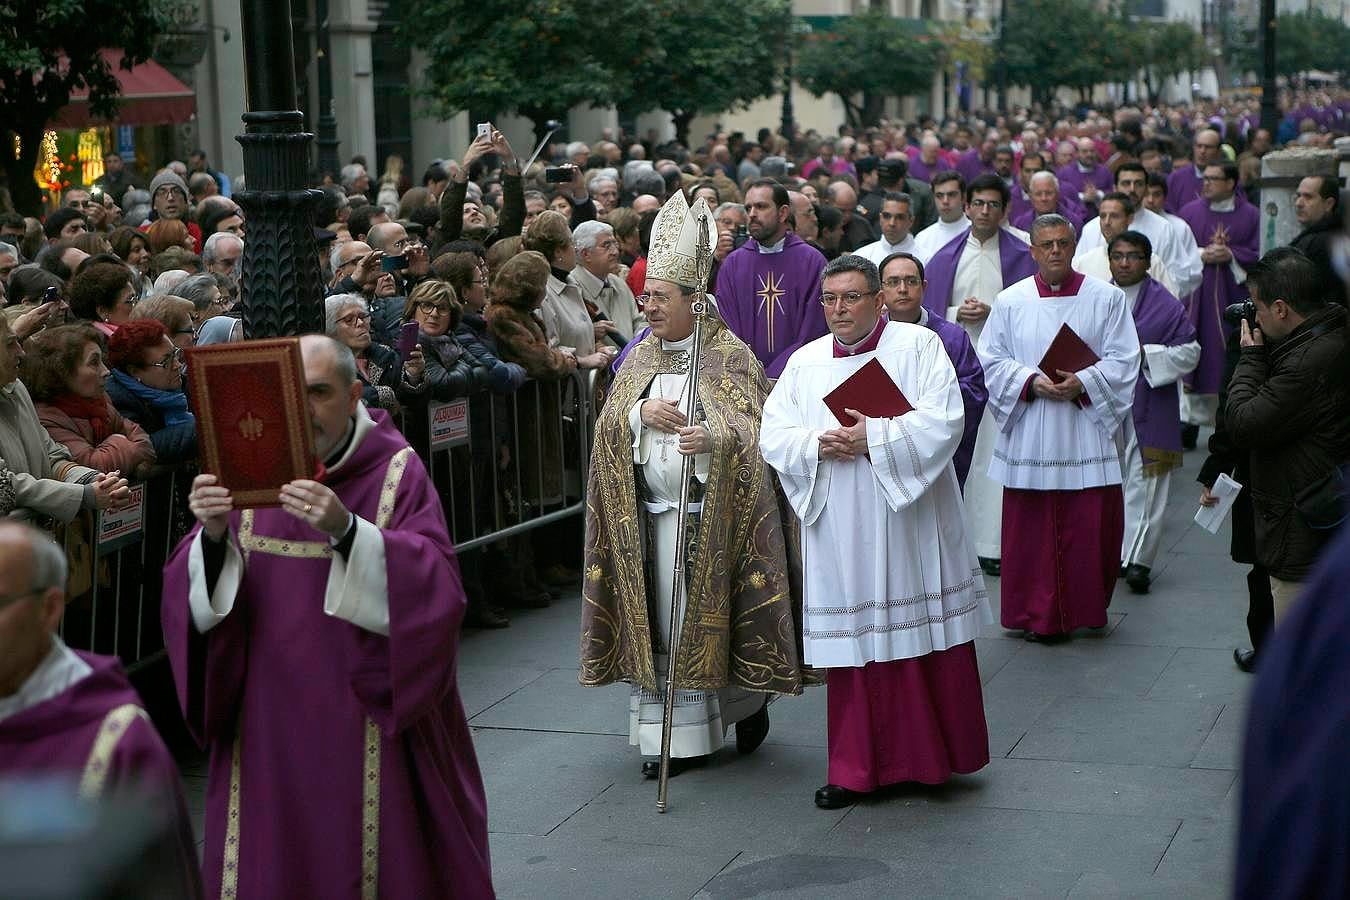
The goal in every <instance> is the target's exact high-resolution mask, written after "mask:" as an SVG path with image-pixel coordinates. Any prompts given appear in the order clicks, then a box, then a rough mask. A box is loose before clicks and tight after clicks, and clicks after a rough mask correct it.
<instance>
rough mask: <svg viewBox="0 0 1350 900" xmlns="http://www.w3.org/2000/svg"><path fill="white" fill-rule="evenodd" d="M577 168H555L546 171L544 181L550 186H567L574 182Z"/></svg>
mask: <svg viewBox="0 0 1350 900" xmlns="http://www.w3.org/2000/svg"><path fill="white" fill-rule="evenodd" d="M575 171H576V167H575V166H555V167H552V168H548V169H545V170H544V181H546V182H548V183H549V184H565V183H567V182H569V181H571V180H572V173H573V172H575Z"/></svg>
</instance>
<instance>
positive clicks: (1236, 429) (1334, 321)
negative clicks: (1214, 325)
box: [1225, 306, 1350, 581]
mask: <svg viewBox="0 0 1350 900" xmlns="http://www.w3.org/2000/svg"><path fill="white" fill-rule="evenodd" d="M1346 350H1347V348H1346V311H1345V308H1344V307H1341V306H1327V307H1324V308H1323V309H1321V310H1318V311H1317V312H1316V313H1314V314H1313V315H1311V316H1309V317H1308V319H1307V320H1305V321H1304V322H1303V323H1302V324H1300V325H1299V326H1298V327H1297V328H1295V329H1294V330H1293V331H1292V332H1291V333H1290V334H1289V335H1288V337H1286V338H1284V339H1283V340H1281V341H1280V342H1279V343H1276V344H1272V345H1269V346H1259V347H1244V348H1243V349H1242V353H1241V356H1240V358H1239V359H1238V364H1237V368H1236V369H1235V370H1234V372H1233V380H1232V383H1231V384H1229V386H1228V406H1227V408H1226V410H1225V419H1226V424H1227V428H1228V432H1229V434H1230V435H1231V436H1232V440H1233V444H1234V445H1235V446H1237V447H1239V448H1245V449H1246V450H1248V451H1249V452H1250V453H1251V475H1250V477H1251V490H1252V509H1253V512H1254V515H1255V531H1256V552H1257V558H1258V559H1259V560H1260V561H1261V563H1262V564H1263V565H1264V566H1265V567H1266V568H1267V569H1268V570H1269V572H1270V574H1271V575H1272V576H1274V577H1275V578H1279V579H1282V580H1285V581H1302V580H1303V579H1304V578H1306V577H1307V575H1308V571H1309V569H1310V568H1311V567H1312V564H1313V562H1314V561H1315V560H1316V558H1317V554H1318V552H1319V551H1320V550H1321V549H1322V545H1323V544H1325V543H1326V541H1327V539H1328V538H1329V537H1330V536H1331V534H1332V532H1329V531H1319V530H1316V529H1313V528H1310V527H1309V526H1308V524H1307V523H1306V522H1305V521H1304V519H1303V517H1302V515H1300V513H1299V512H1298V511H1297V510H1296V509H1295V505H1294V501H1295V498H1296V497H1298V495H1299V494H1300V493H1301V492H1303V491H1304V490H1305V489H1307V488H1309V487H1311V486H1312V485H1314V484H1317V483H1318V482H1319V481H1321V480H1322V479H1324V478H1326V477H1327V476H1328V475H1329V474H1330V473H1331V472H1333V470H1335V469H1336V468H1338V467H1339V466H1341V465H1342V464H1344V463H1345V462H1346V461H1347V460H1350V390H1347V378H1346V372H1347V363H1346Z"/></svg>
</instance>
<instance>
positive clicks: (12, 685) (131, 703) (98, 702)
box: [0, 520, 201, 897]
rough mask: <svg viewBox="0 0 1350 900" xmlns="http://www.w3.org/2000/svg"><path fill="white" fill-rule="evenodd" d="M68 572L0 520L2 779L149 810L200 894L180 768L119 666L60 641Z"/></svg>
mask: <svg viewBox="0 0 1350 900" xmlns="http://www.w3.org/2000/svg"><path fill="white" fill-rule="evenodd" d="M68 572H69V565H68V563H67V562H66V555H65V553H64V552H62V550H61V548H60V547H59V546H57V544H56V542H55V541H53V540H52V539H51V538H50V537H48V536H47V535H45V534H43V533H42V532H40V531H38V530H37V529H35V528H32V527H31V526H28V525H24V524H20V523H18V522H13V521H10V522H5V521H4V520H0V779H14V778H19V779H27V778H59V779H62V780H64V781H68V782H69V783H70V785H71V794H72V796H71V798H70V799H71V801H72V802H74V801H76V800H77V798H83V799H85V800H90V801H97V800H100V799H102V798H108V797H114V796H116V797H119V798H125V800H126V801H127V802H128V803H138V804H145V803H148V804H150V806H151V808H152V810H153V812H154V813H156V814H158V815H160V816H162V817H163V822H164V823H165V825H166V827H167V829H168V830H169V832H170V833H171V834H172V835H173V836H174V837H175V838H176V842H175V843H176V849H177V852H176V853H175V854H174V855H173V856H172V858H171V859H167V860H165V863H166V864H168V865H172V866H174V867H175V869H176V870H177V879H176V880H177V884H178V893H177V894H176V896H181V897H199V896H201V875H200V873H199V872H198V867H197V848H196V843H195V842H194V840H193V837H192V824H191V822H190V821H189V819H188V813H187V805H186V804H185V803H184V802H183V790H182V786H181V785H180V783H179V780H178V767H177V765H175V763H174V760H173V756H172V755H170V753H169V751H168V749H167V748H166V747H165V746H164V742H163V741H161V740H160V738H159V734H158V732H156V731H155V726H154V725H152V724H151V722H150V717H149V716H148V715H146V712H145V709H144V708H143V707H142V706H141V701H140V699H139V698H138V697H137V696H136V691H135V690H134V689H133V688H132V686H131V682H130V681H128V680H127V676H126V674H125V673H123V671H122V667H121V665H120V664H119V663H118V661H117V660H116V659H114V658H112V657H109V656H95V655H94V654H92V653H85V652H82V651H79V650H72V649H70V648H69V647H67V646H66V644H65V642H64V641H62V640H61V638H60V637H59V636H58V635H57V633H56V631H57V626H58V625H59V624H60V622H61V614H62V613H63V612H64V611H65V608H66V577H67V574H68Z"/></svg>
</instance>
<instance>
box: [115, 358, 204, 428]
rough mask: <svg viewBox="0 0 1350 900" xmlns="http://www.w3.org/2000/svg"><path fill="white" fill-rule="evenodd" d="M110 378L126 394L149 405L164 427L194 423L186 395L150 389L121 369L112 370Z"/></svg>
mask: <svg viewBox="0 0 1350 900" xmlns="http://www.w3.org/2000/svg"><path fill="white" fill-rule="evenodd" d="M112 376H113V378H115V379H117V383H118V384H119V385H121V386H122V387H124V388H126V391H127V393H129V394H131V395H132V396H133V397H135V398H136V399H138V400H143V401H145V402H146V403H148V404H150V407H151V408H152V409H154V411H155V412H157V413H159V414H160V416H161V417H163V419H164V424H165V425H181V424H183V423H184V422H195V421H196V417H195V416H193V415H192V413H191V412H190V411H189V410H188V399H187V394H185V393H183V392H182V391H162V390H160V389H159V388H152V387H150V386H149V385H148V384H142V383H141V382H139V381H137V380H136V379H135V378H132V377H131V376H130V375H128V374H127V373H125V372H123V371H122V370H121V369H113V370H112Z"/></svg>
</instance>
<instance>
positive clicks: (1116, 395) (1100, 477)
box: [978, 215, 1139, 640]
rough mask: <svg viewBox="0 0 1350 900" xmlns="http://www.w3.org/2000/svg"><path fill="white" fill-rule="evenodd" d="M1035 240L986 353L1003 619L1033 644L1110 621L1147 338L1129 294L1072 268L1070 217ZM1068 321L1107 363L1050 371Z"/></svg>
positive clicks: (997, 315) (1001, 298)
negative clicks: (1126, 447)
mask: <svg viewBox="0 0 1350 900" xmlns="http://www.w3.org/2000/svg"><path fill="white" fill-rule="evenodd" d="M1031 235H1032V244H1031V252H1032V255H1033V256H1034V258H1035V260H1036V264H1037V267H1038V269H1039V271H1038V272H1037V273H1036V274H1035V275H1033V276H1032V277H1030V278H1027V279H1024V280H1023V281H1019V282H1018V283H1017V284H1014V285H1013V286H1012V287H1010V288H1008V289H1006V290H1004V291H1003V292H1002V293H1000V294H999V295H998V298H997V299H996V300H995V301H994V308H993V311H992V312H991V313H990V316H989V321H988V324H986V325H985V328H984V333H983V334H981V335H980V342H979V346H978V352H979V354H980V362H981V363H982V364H983V365H984V377H985V383H986V385H987V386H988V388H989V405H988V409H990V410H992V411H993V414H994V416H995V418H996V420H997V422H998V427H999V436H998V444H997V446H996V447H995V448H994V459H993V462H992V463H991V465H990V468H989V474H990V476H991V477H993V478H994V479H996V480H997V481H999V482H1000V483H1001V484H1002V485H1003V488H1004V490H1003V583H1002V586H1001V593H1000V596H1001V600H1002V622H1003V626H1004V627H1005V628H1014V629H1021V630H1024V631H1025V632H1026V636H1027V638H1028V639H1029V640H1035V639H1038V638H1046V637H1051V636H1059V635H1067V634H1068V633H1069V632H1072V631H1074V630H1075V629H1077V628H1082V627H1085V626H1086V627H1091V628H1100V627H1102V626H1104V625H1105V624H1106V607H1107V604H1108V603H1109V602H1110V599H1111V591H1112V590H1113V589H1114V587H1115V582H1116V578H1117V575H1118V573H1119V567H1120V558H1119V557H1120V546H1121V540H1122V537H1123V532H1124V528H1125V514H1124V501H1123V499H1122V495H1121V488H1120V484H1121V473H1120V452H1119V450H1118V448H1117V444H1116V438H1117V435H1118V433H1119V432H1120V428H1121V424H1122V423H1123V422H1124V421H1125V419H1126V417H1127V416H1129V415H1130V408H1131V406H1132V404H1133V401H1134V383H1135V377H1136V376H1137V375H1138V372H1139V337H1138V335H1137V334H1136V332H1135V328H1134V321H1133V320H1132V318H1131V316H1130V309H1129V306H1128V304H1127V303H1126V301H1125V294H1124V293H1123V292H1122V291H1121V289H1120V288H1118V287H1115V286H1114V285H1111V284H1107V283H1106V282H1104V281H1099V280H1098V279H1096V278H1090V277H1087V276H1084V275H1082V274H1080V273H1078V272H1075V271H1073V270H1072V269H1071V268H1070V266H1069V261H1070V260H1071V259H1072V258H1073V251H1074V233H1073V226H1072V225H1071V224H1070V223H1069V221H1068V220H1067V219H1065V218H1063V217H1062V216H1058V215H1046V216H1041V217H1040V218H1038V219H1036V220H1035V221H1034V222H1033V223H1032V232H1031ZM1065 324H1067V325H1068V326H1069V327H1070V328H1072V329H1073V330H1074V332H1075V333H1076V334H1077V335H1078V336H1079V337H1080V338H1081V339H1082V340H1083V342H1084V343H1086V344H1087V345H1088V346H1089V347H1091V348H1092V350H1093V352H1094V353H1095V354H1096V355H1097V356H1098V357H1099V361H1098V362H1097V363H1096V364H1094V365H1091V366H1088V367H1087V368H1085V369H1082V370H1081V371H1078V372H1065V371H1058V372H1048V373H1046V372H1041V371H1040V370H1039V368H1038V366H1039V364H1040V361H1041V359H1042V358H1043V357H1044V355H1045V352H1046V350H1047V349H1049V347H1050V344H1051V342H1052V341H1053V340H1054V338H1055V335H1056V334H1057V333H1058V332H1059V330H1060V327H1061V326H1062V325H1065ZM1047 376H1055V377H1058V378H1061V379H1062V380H1061V381H1060V382H1059V383H1058V384H1057V383H1055V381H1053V380H1052V378H1050V377H1047Z"/></svg>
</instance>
